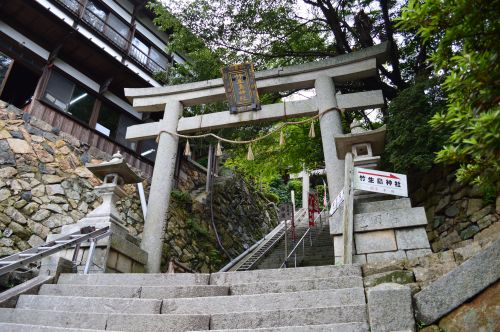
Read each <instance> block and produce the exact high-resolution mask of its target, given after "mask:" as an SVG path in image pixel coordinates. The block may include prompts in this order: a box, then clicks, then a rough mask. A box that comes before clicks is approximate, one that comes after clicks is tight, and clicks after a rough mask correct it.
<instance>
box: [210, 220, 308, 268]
mask: <svg viewBox="0 0 500 332" xmlns="http://www.w3.org/2000/svg"><path fill="white" fill-rule="evenodd" d="M303 214H305V210H299V212H297V216H296V219H299V218H301V217H302V215H303ZM284 227H285V222H284V221H282V222H281V223H280V224H278V226H276V227H275V228H274V229H273V230H272V231H271V232H269V233H268V234H266V236H264V237H263V238H262V239H260V240H259V241H257V242H256V243H255V244H254V245H252V246H251V247H250V248H248V249H247V250H245V251H244V252H242V253H241V254H240V255H238V257H236V258H235V259H233V260H232V261H230V262H229V263H228V264H226V265H225V266H224V267H223V268H222V269H220V270H219V272H226V271H228V270H229V269H230V268H232V267H233V266H235V265H236V264H238V263H239V262H240V261H241V260H242V259H244V258H245V257H247V256H248V254H249V253H251V252H252V251H253V250H255V249H256V248H257V247H258V246H259V245H261V244H263V243H265V241H266V240H270V239H271V238H273V237H274V236H275V235H276V234H278V233H279V232H280V231H281V230H283V228H284ZM290 227H291V225H290V226H288V228H290ZM284 234H285V232H283V233H282V234H281V235H280V236H279V237H278V238H277V239H276V240H275V241H274V243H273V244H272V245H271V246H270V247H269V248H268V249H267V250H266V251H264V252H263V253H262V254H261V255H259V257H258V258H257V259H256V260H255V263H256V262H258V261H259V260H260V259H261V258H262V256H264V255H265V254H266V253H267V252H268V251H269V250H270V249H271V248H273V247H274V245H275V244H276V243H278V242H279V241H280V240H281V238H282V237H283V236H284ZM255 263H254V264H255ZM252 266H253V265H252Z"/></svg>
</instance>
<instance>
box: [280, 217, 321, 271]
mask: <svg viewBox="0 0 500 332" xmlns="http://www.w3.org/2000/svg"><path fill="white" fill-rule="evenodd" d="M325 210H326V208H323V210H321V212H320V213H319V214H318V216H317V217H316V218H315V219H314V222H316V220H318V218H319V220H320V221H321V214H323V213H324V212H325ZM321 224H323V223H322V221H321ZM321 229H323V225H322V226H321ZM310 232H311V228H308V229H307V231H305V233H304V235H302V237H301V238H300V240H299V241H297V244H296V245H295V247H293V249H292V250H291V251H290V254H288V256H287V257H286V258H285V260H284V261H283V263H282V264H281V265H280V267H279V268H280V269H281V268H283V267H286V264H287V262H288V260H289V259H290V257H292V255H295V256H294V257H295V267H297V249H298V248H299V245H300V244H302V254H303V253H304V250H305V249H304V239H305V237H306V236H307V234H310ZM309 240H310V241H311V246H312V239H311V237H310V235H309Z"/></svg>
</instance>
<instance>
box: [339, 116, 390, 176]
mask: <svg viewBox="0 0 500 332" xmlns="http://www.w3.org/2000/svg"><path fill="white" fill-rule="evenodd" d="M385 132H386V126H385V125H384V126H382V127H380V128H378V129H375V130H369V131H367V130H366V129H364V128H362V127H361V124H360V123H359V121H357V120H354V121H353V122H352V124H351V133H350V134H346V135H337V136H335V145H336V148H337V157H338V158H339V159H345V155H346V154H347V152H352V156H353V161H354V166H359V167H363V168H371V169H376V168H377V167H378V166H379V164H380V155H381V154H382V152H383V151H384V145H385Z"/></svg>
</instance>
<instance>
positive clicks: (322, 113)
mask: <svg viewBox="0 0 500 332" xmlns="http://www.w3.org/2000/svg"><path fill="white" fill-rule="evenodd" d="M333 111H337V112H339V113H344V112H345V109H344V108H338V107H335V106H334V107H330V108H327V109H326V110H324V111H323V112H321V113H320V114H319V118H320V119H321V118H322V117H323V115H325V114H326V113H329V112H333Z"/></svg>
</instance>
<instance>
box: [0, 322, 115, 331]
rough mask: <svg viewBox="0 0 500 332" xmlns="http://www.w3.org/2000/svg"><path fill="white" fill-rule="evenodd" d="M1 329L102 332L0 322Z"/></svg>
mask: <svg viewBox="0 0 500 332" xmlns="http://www.w3.org/2000/svg"><path fill="white" fill-rule="evenodd" d="M0 331H2V332H100V331H102V330H89V329H73V328H69V327H53V326H41V325H28V324H13V323H0ZM116 332H118V331H116Z"/></svg>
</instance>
